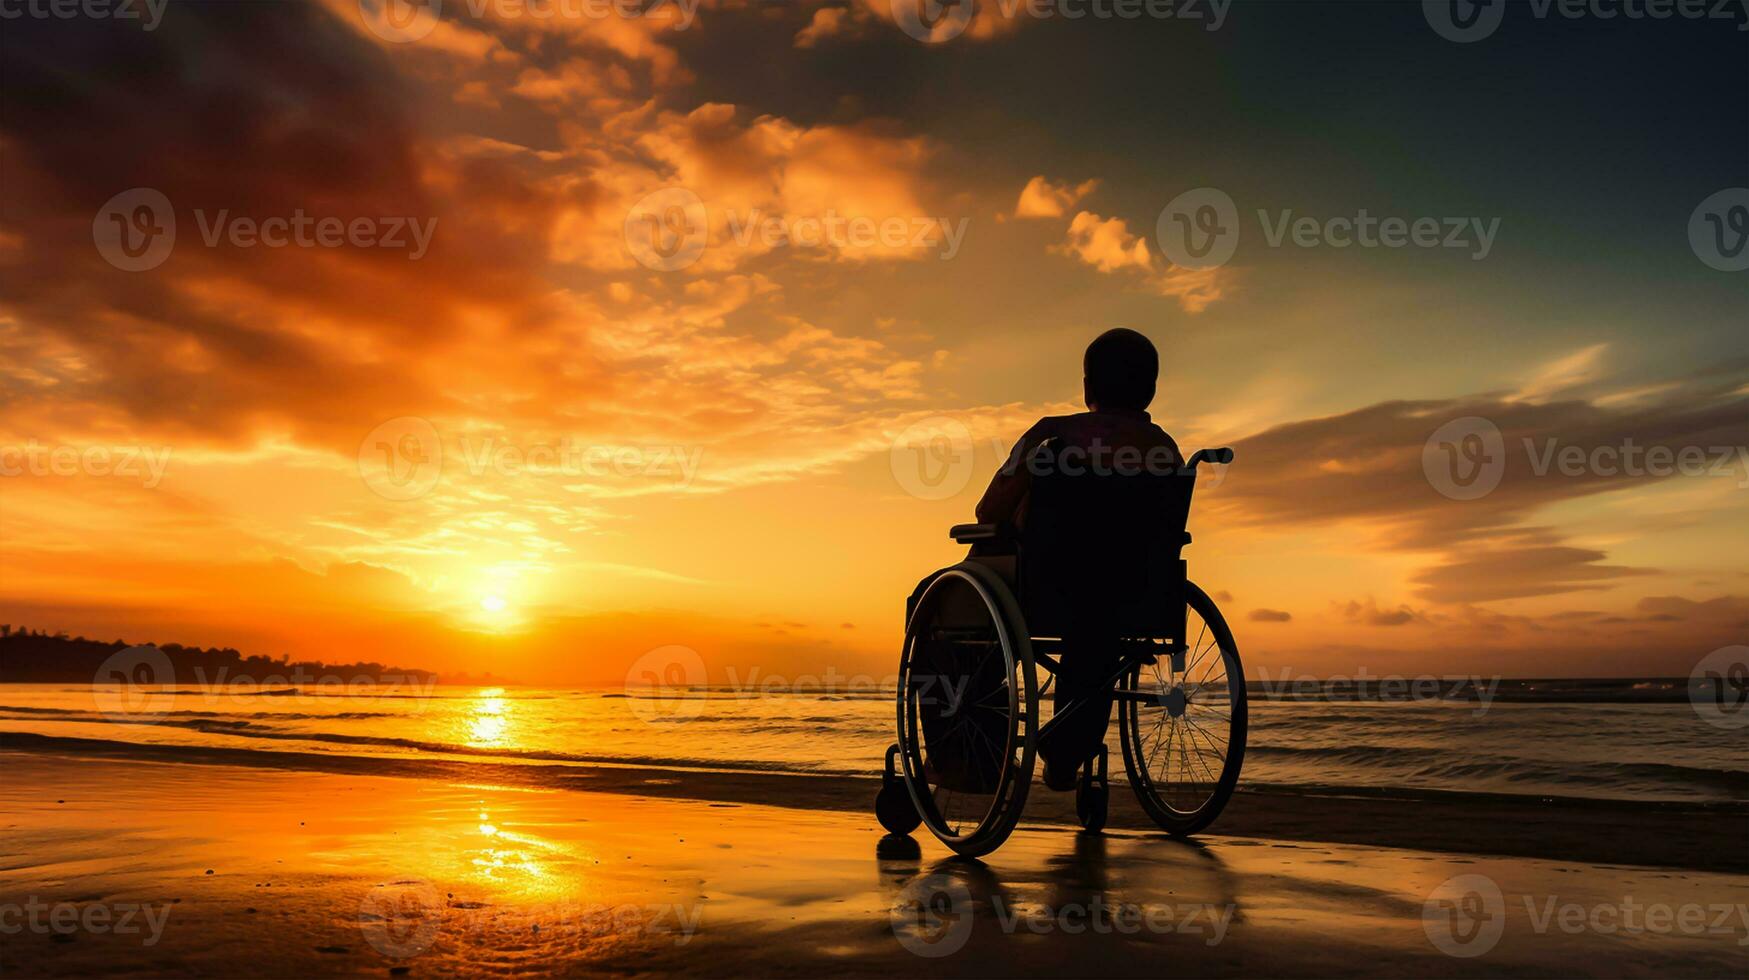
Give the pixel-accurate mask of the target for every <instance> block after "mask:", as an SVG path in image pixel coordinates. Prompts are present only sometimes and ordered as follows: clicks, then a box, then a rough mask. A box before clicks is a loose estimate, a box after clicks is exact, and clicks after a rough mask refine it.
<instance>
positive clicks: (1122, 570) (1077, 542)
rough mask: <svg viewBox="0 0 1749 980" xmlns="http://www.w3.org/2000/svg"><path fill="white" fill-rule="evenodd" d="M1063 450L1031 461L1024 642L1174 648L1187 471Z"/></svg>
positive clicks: (1050, 449)
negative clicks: (1084, 639) (1094, 641)
mask: <svg viewBox="0 0 1749 980" xmlns="http://www.w3.org/2000/svg"><path fill="white" fill-rule="evenodd" d="M1065 448H1067V447H1065V446H1063V445H1061V444H1058V443H1056V441H1055V440H1052V441H1051V442H1047V443H1046V444H1045V445H1044V446H1041V447H1040V452H1039V453H1038V454H1035V456H1034V458H1033V460H1032V461H1029V465H1032V466H1033V471H1032V485H1031V490H1030V492H1029V495H1028V501H1027V505H1026V523H1025V528H1024V530H1023V531H1022V534H1021V539H1020V556H1019V557H1020V568H1019V586H1020V601H1021V605H1022V608H1023V609H1024V611H1025V615H1026V620H1027V626H1028V630H1029V632H1031V633H1032V634H1033V635H1035V636H1070V635H1093V636H1121V637H1151V638H1158V639H1166V640H1171V641H1179V642H1182V640H1183V632H1184V581H1185V573H1184V562H1183V560H1182V559H1181V558H1180V552H1181V549H1182V548H1183V546H1184V528H1185V523H1186V522H1187V521H1188V519H1189V517H1190V498H1191V493H1192V491H1193V490H1194V488H1195V484H1196V476H1195V471H1194V470H1192V469H1189V468H1187V467H1184V466H1182V465H1180V466H1175V467H1173V468H1171V469H1170V470H1164V471H1162V470H1160V469H1159V468H1158V467H1149V466H1146V465H1144V464H1143V463H1142V462H1141V461H1140V460H1135V461H1133V462H1131V461H1130V460H1127V459H1126V458H1125V457H1123V456H1114V455H1107V456H1106V457H1105V459H1104V460H1103V462H1101V461H1100V460H1099V459H1097V458H1087V457H1086V455H1085V450H1083V452H1082V453H1077V454H1073V455H1069V454H1065V453H1064V452H1063V450H1064V449H1065ZM1109 448H1110V447H1107V449H1108V451H1109ZM1126 464H1127V465H1126Z"/></svg>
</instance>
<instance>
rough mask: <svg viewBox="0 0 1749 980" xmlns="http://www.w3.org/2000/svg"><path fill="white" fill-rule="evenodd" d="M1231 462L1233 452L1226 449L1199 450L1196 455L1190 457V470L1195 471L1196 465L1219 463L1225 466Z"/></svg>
mask: <svg viewBox="0 0 1749 980" xmlns="http://www.w3.org/2000/svg"><path fill="white" fill-rule="evenodd" d="M1232 461H1233V451H1232V450H1231V449H1227V448H1221V449H1199V450H1197V451H1196V455H1194V456H1192V457H1190V468H1191V469H1193V470H1194V469H1196V466H1197V464H1198V463H1220V464H1221V465H1223V466H1224V465H1226V464H1228V463H1231V462H1232Z"/></svg>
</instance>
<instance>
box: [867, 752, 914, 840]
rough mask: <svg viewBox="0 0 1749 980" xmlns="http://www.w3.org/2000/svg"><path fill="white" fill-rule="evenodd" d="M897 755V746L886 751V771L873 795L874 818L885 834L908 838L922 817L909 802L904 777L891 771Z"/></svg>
mask: <svg viewBox="0 0 1749 980" xmlns="http://www.w3.org/2000/svg"><path fill="white" fill-rule="evenodd" d="M898 755H899V747H898V746H897V745H894V746H892V747H890V748H888V749H887V766H886V771H885V772H884V773H882V774H881V790H880V792H879V793H876V794H875V818H876V819H878V820H880V822H881V826H882V827H884V828H886V831H887V833H889V834H898V835H899V836H901V837H908V836H910V834H911V831H913V830H916V829H917V825H918V824H921V823H922V822H923V817H922V815H920V814H919V813H918V812H917V805H916V804H915V803H913V802H911V791H910V790H908V789H906V788H905V779H904V777H902V776H900V775H899V774H898V773H897V772H895V771H894V769H893V764H894V762H896V761H897V758H898Z"/></svg>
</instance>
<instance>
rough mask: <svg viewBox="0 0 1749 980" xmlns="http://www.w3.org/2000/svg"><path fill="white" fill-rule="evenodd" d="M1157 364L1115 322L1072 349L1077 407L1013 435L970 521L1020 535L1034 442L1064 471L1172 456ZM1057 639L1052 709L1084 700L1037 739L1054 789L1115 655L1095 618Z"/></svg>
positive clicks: (1165, 462) (1072, 760) (1099, 734)
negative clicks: (1155, 409)
mask: <svg viewBox="0 0 1749 980" xmlns="http://www.w3.org/2000/svg"><path fill="white" fill-rule="evenodd" d="M1159 374H1160V355H1159V354H1158V353H1157V352H1156V351H1155V350H1154V345H1153V343H1151V342H1150V341H1149V340H1148V338H1146V337H1144V336H1142V335H1141V334H1139V333H1137V332H1135V331H1134V330H1126V329H1123V328H1121V327H1120V328H1118V329H1116V330H1108V331H1106V332H1105V333H1103V334H1100V335H1099V336H1098V337H1097V338H1095V339H1094V341H1093V343H1091V344H1089V345H1087V353H1086V355H1085V356H1084V357H1083V359H1082V393H1083V397H1084V399H1085V400H1086V402H1087V411H1085V412H1082V413H1079V414H1076V415H1059V416H1055V417H1051V418H1044V419H1040V420H1039V421H1038V423H1037V424H1035V425H1034V426H1033V427H1032V428H1030V429H1028V430H1027V431H1026V434H1025V435H1023V436H1021V438H1020V442H1019V443H1018V444H1017V445H1016V446H1015V447H1014V451H1013V453H1011V454H1010V455H1009V457H1008V461H1007V463H1005V464H1004V465H1003V466H1002V467H1001V468H1000V469H999V470H997V471H996V475H995V477H993V478H992V479H991V480H990V487H989V489H987V490H985V491H984V496H983V499H981V500H979V501H978V510H977V515H978V522H979V523H981V524H1008V525H1010V526H1012V527H1014V528H1016V529H1018V530H1020V531H1021V533H1022V537H1023V539H1024V535H1025V529H1026V522H1027V504H1028V502H1029V490H1030V488H1031V485H1032V479H1033V472H1034V470H1035V469H1036V468H1037V467H1038V465H1039V464H1038V463H1037V462H1035V461H1036V460H1038V458H1039V454H1040V453H1041V451H1042V452H1045V453H1048V454H1050V456H1051V457H1053V458H1052V459H1050V460H1047V461H1045V462H1044V465H1053V466H1060V467H1061V468H1062V471H1064V472H1072V470H1070V466H1071V465H1074V466H1076V467H1079V468H1082V469H1087V470H1096V469H1098V468H1099V467H1101V466H1105V467H1112V468H1116V469H1119V470H1121V469H1122V468H1123V466H1124V463H1125V462H1126V461H1132V462H1133V465H1136V466H1138V467H1143V466H1145V467H1146V469H1148V470H1149V471H1152V472H1160V471H1162V470H1168V469H1177V468H1178V467H1180V466H1182V465H1183V456H1182V455H1181V454H1180V453H1179V451H1178V444H1177V443H1176V442H1174V441H1172V437H1171V436H1169V435H1167V434H1166V432H1165V430H1163V429H1161V428H1160V427H1159V426H1158V425H1155V424H1154V423H1153V421H1152V420H1151V419H1150V418H1149V417H1148V405H1149V403H1151V402H1152V401H1153V400H1154V386H1155V383H1156V381H1157V379H1158V378H1159ZM1071 461H1073V463H1072V464H1071ZM1116 544H1117V543H1116V542H1114V543H1113V545H1114V546H1115V545H1116ZM1063 639H1064V641H1065V647H1064V650H1063V657H1062V669H1061V670H1059V671H1058V673H1057V680H1056V695H1055V701H1054V704H1055V705H1056V706H1057V708H1058V709H1059V710H1061V708H1062V707H1063V706H1064V705H1065V704H1066V703H1068V702H1069V701H1071V700H1077V699H1080V700H1084V701H1085V704H1083V706H1082V707H1080V708H1077V709H1076V710H1075V712H1073V713H1072V714H1070V715H1069V716H1067V717H1065V718H1064V719H1063V721H1062V722H1060V723H1058V726H1057V727H1056V728H1055V729H1053V730H1052V732H1051V737H1050V738H1049V739H1048V740H1046V742H1045V744H1043V745H1041V746H1040V747H1039V753H1040V755H1041V756H1042V757H1043V758H1044V762H1045V773H1044V777H1045V784H1046V785H1048V786H1050V787H1051V788H1052V789H1057V790H1067V789H1073V788H1074V787H1075V778H1076V772H1077V770H1078V769H1079V768H1080V766H1081V764H1082V763H1084V762H1086V761H1087V759H1088V758H1089V757H1090V756H1092V755H1093V753H1094V752H1095V751H1097V750H1098V748H1099V745H1100V742H1101V741H1102V740H1103V739H1104V737H1105V729H1106V725H1107V724H1108V722H1109V721H1110V718H1111V689H1110V687H1108V686H1106V685H1105V684H1104V681H1105V679H1106V678H1107V677H1108V676H1109V675H1110V673H1111V671H1113V670H1114V669H1116V666H1117V661H1118V650H1117V649H1116V644H1115V642H1114V641H1115V637H1107V636H1104V635H1102V634H1101V633H1100V632H1099V631H1098V629H1097V628H1094V629H1092V630H1089V631H1086V632H1083V633H1081V634H1080V635H1075V636H1065V637H1064V638H1063Z"/></svg>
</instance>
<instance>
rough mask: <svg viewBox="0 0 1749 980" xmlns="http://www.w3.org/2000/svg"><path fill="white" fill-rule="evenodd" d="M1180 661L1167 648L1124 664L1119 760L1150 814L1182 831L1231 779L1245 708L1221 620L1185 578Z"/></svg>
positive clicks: (1207, 810)
mask: <svg viewBox="0 0 1749 980" xmlns="http://www.w3.org/2000/svg"><path fill="white" fill-rule="evenodd" d="M1189 588H1190V592H1189V595H1188V597H1187V598H1188V599H1189V603H1188V605H1189V607H1190V615H1189V616H1188V629H1187V630H1186V634H1187V649H1186V651H1185V656H1184V663H1183V669H1182V670H1179V669H1177V667H1176V665H1175V664H1174V663H1173V660H1172V658H1171V657H1170V656H1165V655H1163V656H1161V657H1159V658H1158V660H1157V662H1156V663H1155V664H1152V665H1143V666H1139V667H1137V668H1136V669H1135V670H1133V671H1131V672H1130V673H1129V674H1128V675H1127V676H1126V677H1125V679H1124V680H1123V682H1122V686H1123V689H1124V691H1125V692H1126V693H1130V694H1132V695H1141V697H1139V698H1138V697H1134V696H1132V697H1130V698H1126V699H1123V700H1122V701H1120V704H1121V708H1120V712H1119V722H1120V725H1121V726H1122V738H1123V750H1124V766H1125V769H1127V770H1128V774H1129V779H1130V783H1131V786H1132V787H1133V788H1134V790H1135V792H1136V796H1137V798H1138V800H1140V801H1141V803H1142V806H1143V808H1144V809H1145V810H1147V811H1148V813H1149V815H1150V816H1152V817H1153V818H1154V820H1155V822H1157V823H1159V824H1161V825H1162V826H1163V827H1165V828H1166V829H1168V830H1172V831H1176V832H1184V833H1189V832H1192V831H1194V830H1197V829H1200V828H1201V827H1204V826H1207V824H1208V823H1209V822H1210V821H1212V820H1213V819H1214V817H1215V816H1216V815H1217V814H1218V813H1219V811H1220V809H1221V808H1222V807H1223V806H1224V805H1225V804H1226V801H1227V798H1228V797H1229V796H1230V795H1231V793H1232V790H1233V787H1234V785H1235V784H1237V782H1238V778H1239V769H1240V767H1241V765H1242V764H1243V760H1244V754H1245V738H1246V732H1247V727H1248V709H1247V702H1246V694H1245V677H1244V671H1243V668H1242V667H1241V665H1240V663H1239V654H1238V650H1237V648H1236V647H1235V645H1234V643H1233V639H1232V633H1231V632H1230V631H1229V630H1228V628H1227V625H1226V621H1225V620H1224V619H1223V618H1222V617H1221V615H1220V611H1219V610H1218V609H1216V608H1215V606H1214V603H1213V601H1212V600H1210V599H1209V598H1208V596H1207V595H1206V594H1204V593H1203V592H1202V590H1200V589H1198V588H1196V587H1195V586H1190V587H1189Z"/></svg>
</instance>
